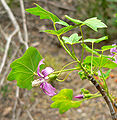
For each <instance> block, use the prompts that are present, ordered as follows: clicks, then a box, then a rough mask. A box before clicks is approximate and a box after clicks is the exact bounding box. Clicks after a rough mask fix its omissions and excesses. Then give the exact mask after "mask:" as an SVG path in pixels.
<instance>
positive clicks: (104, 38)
mask: <svg viewBox="0 0 117 120" xmlns="http://www.w3.org/2000/svg"><path fill="white" fill-rule="evenodd" d="M107 39H108V36H104V37H101V38H99V39H86V40H84V42H91V43H99V42H101V41H103V40H107ZM79 42H81V43H82V41H79Z"/></svg>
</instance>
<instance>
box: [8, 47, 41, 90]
mask: <svg viewBox="0 0 117 120" xmlns="http://www.w3.org/2000/svg"><path fill="white" fill-rule="evenodd" d="M41 59H42V56H41V55H40V53H39V52H38V51H37V49H36V48H34V47H30V48H28V50H27V51H26V52H25V53H24V55H23V56H22V57H21V58H18V59H16V60H15V61H13V62H12V63H11V65H10V66H11V68H12V70H11V72H10V73H9V75H8V78H7V79H8V80H9V81H12V80H17V85H18V86H19V87H20V88H27V89H28V90H30V89H31V88H32V81H33V80H34V78H33V77H34V73H35V72H36V71H37V67H38V64H39V61H40V60H41Z"/></svg>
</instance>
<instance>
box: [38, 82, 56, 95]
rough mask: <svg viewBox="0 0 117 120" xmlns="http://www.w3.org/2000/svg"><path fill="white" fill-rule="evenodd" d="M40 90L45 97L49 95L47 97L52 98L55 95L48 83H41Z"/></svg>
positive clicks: (53, 89)
mask: <svg viewBox="0 0 117 120" xmlns="http://www.w3.org/2000/svg"><path fill="white" fill-rule="evenodd" d="M40 88H41V89H42V90H43V92H44V93H45V94H46V95H49V96H54V95H56V93H55V90H56V89H55V88H54V87H53V86H52V85H51V84H49V83H47V82H44V83H42V84H41V85H40Z"/></svg>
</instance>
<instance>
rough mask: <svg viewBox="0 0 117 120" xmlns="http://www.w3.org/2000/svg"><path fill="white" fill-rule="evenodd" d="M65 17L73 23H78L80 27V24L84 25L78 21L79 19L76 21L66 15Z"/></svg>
mask: <svg viewBox="0 0 117 120" xmlns="http://www.w3.org/2000/svg"><path fill="white" fill-rule="evenodd" d="M65 17H66V18H67V19H68V20H70V21H72V22H73V23H76V24H77V25H80V24H82V23H83V22H82V21H80V20H77V19H74V18H71V17H69V16H68V15H65Z"/></svg>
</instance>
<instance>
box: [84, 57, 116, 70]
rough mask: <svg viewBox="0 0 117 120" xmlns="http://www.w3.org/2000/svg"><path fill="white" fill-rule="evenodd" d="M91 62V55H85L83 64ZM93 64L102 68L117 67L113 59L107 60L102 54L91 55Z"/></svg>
mask: <svg viewBox="0 0 117 120" xmlns="http://www.w3.org/2000/svg"><path fill="white" fill-rule="evenodd" d="M86 63H88V64H91V56H87V57H86V58H85V60H84V64H86ZM93 65H94V66H96V67H100V68H102V67H104V68H110V69H114V68H116V67H117V64H116V63H114V62H113V61H111V60H109V59H108V58H106V57H104V56H102V57H93Z"/></svg>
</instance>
